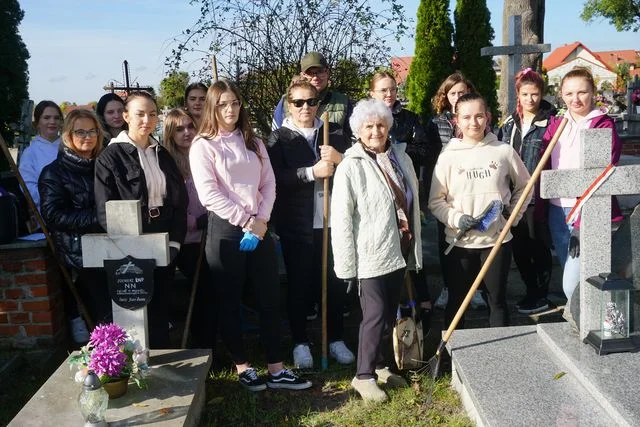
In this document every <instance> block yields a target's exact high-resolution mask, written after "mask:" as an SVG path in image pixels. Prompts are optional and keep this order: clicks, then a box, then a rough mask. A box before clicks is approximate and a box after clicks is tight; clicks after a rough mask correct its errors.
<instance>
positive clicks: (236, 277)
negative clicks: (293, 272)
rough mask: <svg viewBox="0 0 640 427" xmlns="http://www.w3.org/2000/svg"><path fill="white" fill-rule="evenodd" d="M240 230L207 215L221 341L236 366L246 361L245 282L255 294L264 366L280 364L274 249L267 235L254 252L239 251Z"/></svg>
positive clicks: (276, 273)
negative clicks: (249, 284)
mask: <svg viewBox="0 0 640 427" xmlns="http://www.w3.org/2000/svg"><path fill="white" fill-rule="evenodd" d="M243 235H244V233H243V231H242V229H241V228H240V227H238V226H235V225H232V224H230V223H229V221H227V220H224V219H222V218H220V217H219V216H218V215H216V214H214V213H213V212H209V225H208V237H207V246H206V254H207V262H208V264H209V269H210V270H211V278H212V280H213V284H214V286H215V288H216V294H217V296H218V303H219V309H220V310H219V311H220V315H219V326H220V333H221V335H222V341H223V342H224V344H225V346H226V347H227V349H228V350H229V352H230V353H231V358H232V359H233V362H234V363H235V364H236V365H240V364H243V363H246V362H248V358H247V352H246V350H245V346H244V340H243V334H242V325H241V323H242V317H241V307H242V292H243V289H244V286H245V283H246V282H247V280H248V281H249V282H250V283H251V285H252V287H253V289H254V291H255V293H256V298H255V300H256V303H257V305H258V312H259V314H260V336H261V339H262V343H263V346H264V348H265V349H266V353H267V363H270V364H272V363H278V362H281V361H282V356H281V353H280V351H281V349H280V344H281V338H282V336H281V332H280V311H279V308H280V307H279V304H280V280H279V279H280V278H279V276H278V261H277V257H276V248H275V246H274V244H273V240H272V239H271V235H270V234H269V233H268V232H267V234H265V236H264V240H262V241H261V242H260V243H258V247H257V248H256V249H255V250H254V251H253V252H241V251H240V240H241V239H242V236H243Z"/></svg>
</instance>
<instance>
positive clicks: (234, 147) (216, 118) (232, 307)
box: [189, 80, 311, 391]
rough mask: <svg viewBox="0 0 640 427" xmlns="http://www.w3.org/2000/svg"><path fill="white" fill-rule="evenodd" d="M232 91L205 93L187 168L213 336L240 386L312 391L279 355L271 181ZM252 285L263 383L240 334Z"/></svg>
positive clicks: (220, 87)
mask: <svg viewBox="0 0 640 427" xmlns="http://www.w3.org/2000/svg"><path fill="white" fill-rule="evenodd" d="M242 103H243V100H242V96H241V94H240V91H239V90H238V88H237V87H236V86H235V85H234V84H233V83H231V82H229V81H226V80H218V81H217V82H215V83H214V84H212V85H211V86H210V87H209V90H208V92H207V98H206V100H205V104H204V114H203V118H202V125H201V127H200V134H199V135H198V137H196V139H195V140H194V141H193V144H192V146H191V150H190V152H189V164H190V166H191V173H192V174H193V181H194V183H195V185H196V190H197V192H198V198H199V199H200V202H201V203H202V204H203V206H204V207H205V208H207V210H208V211H209V212H208V215H209V222H208V225H207V231H208V233H207V235H208V236H207V245H206V254H207V262H208V263H209V269H210V270H211V276H212V278H213V283H214V285H215V286H216V292H217V299H218V303H219V308H220V316H219V322H220V333H221V335H222V341H223V342H224V345H225V347H227V349H228V350H229V352H230V353H231V358H232V360H233V363H234V364H235V366H236V371H237V373H238V380H239V382H240V384H241V385H242V386H243V387H245V388H246V389H248V390H249V391H262V390H265V389H266V388H267V387H269V388H284V389H290V390H302V389H306V388H309V387H311V383H310V382H309V381H306V380H303V379H301V378H300V377H298V376H297V375H296V374H294V373H293V372H292V371H290V370H289V369H285V367H284V365H283V362H282V356H281V342H282V332H281V330H280V277H279V274H278V259H277V255H276V248H275V245H274V243H273V240H272V238H271V235H270V234H269V233H268V232H267V222H268V221H269V219H270V218H271V210H272V208H273V203H274V201H275V198H276V182H275V177H274V176H273V169H272V167H271V163H270V162H269V155H268V154H267V150H266V149H265V146H264V144H263V143H262V141H260V140H259V139H258V138H257V137H256V136H255V134H254V132H253V128H252V127H251V122H250V121H249V113H248V112H247V110H246V109H245V107H244V106H243V105H242ZM247 283H252V284H253V287H252V288H253V290H254V292H255V300H256V302H257V304H258V311H259V313H260V336H261V338H262V343H263V346H264V348H265V351H266V355H267V370H268V376H267V380H266V381H265V380H264V379H262V378H260V377H259V376H258V373H257V372H256V370H255V369H254V368H253V367H251V364H250V363H249V357H248V354H247V350H246V347H245V345H244V339H243V332H242V317H241V307H242V294H243V289H244V287H245V285H246V284H247Z"/></svg>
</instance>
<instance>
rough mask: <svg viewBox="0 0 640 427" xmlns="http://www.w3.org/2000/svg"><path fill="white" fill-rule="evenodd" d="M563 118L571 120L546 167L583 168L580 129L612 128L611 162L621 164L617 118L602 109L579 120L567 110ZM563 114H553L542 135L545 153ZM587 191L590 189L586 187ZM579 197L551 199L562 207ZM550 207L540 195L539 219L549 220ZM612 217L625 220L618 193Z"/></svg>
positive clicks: (612, 205) (613, 200) (577, 224)
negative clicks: (547, 207) (581, 164)
mask: <svg viewBox="0 0 640 427" xmlns="http://www.w3.org/2000/svg"><path fill="white" fill-rule="evenodd" d="M563 117H566V118H567V119H568V122H567V125H566V126H565V128H564V130H563V132H562V135H560V138H559V139H558V142H557V143H556V146H555V147H554V150H553V152H552V153H551V157H550V158H549V161H548V162H547V164H546V165H545V169H558V168H561V169H567V168H579V167H580V147H581V144H580V143H578V144H576V143H575V141H579V132H580V130H581V129H611V132H612V134H611V163H612V164H614V165H617V164H618V161H619V160H620V154H621V153H622V141H621V140H620V137H619V136H618V132H616V127H615V123H614V121H613V119H612V118H611V117H609V116H608V115H607V114H605V113H603V112H602V111H600V110H598V109H595V110H593V111H591V112H590V113H589V114H588V115H587V116H586V117H585V118H584V119H582V120H580V121H579V122H576V121H575V120H574V119H573V116H571V114H569V112H567V113H565V115H564V116H563ZM563 117H561V116H552V117H551V118H550V119H549V126H548V127H547V130H546V132H545V134H544V137H543V138H542V141H543V145H542V148H541V150H542V152H544V150H546V148H547V146H548V145H549V142H551V139H553V135H554V134H555V133H556V130H557V129H558V127H559V126H560V122H561V121H562V118H563ZM585 190H586V189H585ZM575 200H576V199H575V198H573V199H566V198H565V199H551V200H550V202H551V203H553V204H555V205H558V206H567V207H572V206H573V205H574V204H575ZM546 216H547V209H546V201H545V200H543V199H542V198H540V197H537V198H536V208H535V213H534V217H535V220H536V221H537V222H547V217H546ZM611 219H612V220H613V221H620V220H622V211H621V210H620V206H619V205H618V199H617V198H616V197H615V196H612V198H611ZM573 225H574V227H578V228H579V227H580V219H579V218H578V220H577V221H576V222H575V223H574V224H573Z"/></svg>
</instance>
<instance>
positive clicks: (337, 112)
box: [271, 52, 353, 138]
mask: <svg viewBox="0 0 640 427" xmlns="http://www.w3.org/2000/svg"><path fill="white" fill-rule="evenodd" d="M300 75H301V76H302V77H304V78H306V79H307V80H309V82H311V84H312V85H313V86H315V88H316V89H317V90H318V97H319V98H320V107H319V108H318V112H317V113H316V115H317V117H318V118H321V116H322V113H324V112H325V111H328V112H329V121H330V122H332V123H337V124H338V125H340V127H341V128H342V129H343V133H344V135H346V136H347V138H348V137H349V136H350V135H351V130H350V129H349V116H350V115H351V110H352V109H353V106H352V105H351V101H349V98H347V96H346V95H345V94H343V93H340V92H337V91H332V90H330V89H329V88H328V87H327V86H328V85H329V64H328V63H327V60H326V59H325V57H324V56H323V55H322V54H321V53H320V52H309V53H307V54H306V55H305V56H304V57H303V58H302V59H301V60H300ZM287 114H288V111H287V103H286V102H285V96H283V97H282V99H280V102H278V105H277V106H276V109H275V111H274V113H273V122H272V126H271V128H272V129H274V130H275V129H278V128H279V127H280V126H282V121H283V120H284V118H285V117H286V116H287Z"/></svg>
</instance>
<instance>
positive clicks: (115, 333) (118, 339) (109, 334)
mask: <svg viewBox="0 0 640 427" xmlns="http://www.w3.org/2000/svg"><path fill="white" fill-rule="evenodd" d="M126 340H127V333H126V332H125V331H124V329H122V328H121V327H120V326H118V325H117V324H115V323H109V324H104V325H98V326H96V327H95V329H94V330H93V332H91V338H90V339H89V344H90V345H91V346H92V347H94V348H98V347H102V346H105V345H106V346H109V347H116V348H118V347H119V346H120V345H121V344H124V342H125V341H126Z"/></svg>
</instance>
